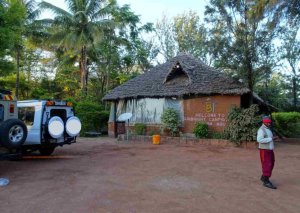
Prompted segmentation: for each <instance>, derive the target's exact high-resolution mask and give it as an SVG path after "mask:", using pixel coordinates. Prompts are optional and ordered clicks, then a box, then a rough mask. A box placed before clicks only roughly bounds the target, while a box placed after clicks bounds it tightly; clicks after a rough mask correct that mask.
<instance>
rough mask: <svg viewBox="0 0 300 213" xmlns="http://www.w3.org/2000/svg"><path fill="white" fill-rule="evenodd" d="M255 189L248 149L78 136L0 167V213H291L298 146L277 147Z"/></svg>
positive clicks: (299, 206) (294, 211)
mask: <svg viewBox="0 0 300 213" xmlns="http://www.w3.org/2000/svg"><path fill="white" fill-rule="evenodd" d="M275 155H276V163H275V168H274V173H273V177H272V178H271V180H273V183H274V184H275V185H277V186H278V189H277V190H271V189H268V188H265V187H263V186H262V183H261V182H260V180H259V177H260V174H261V171H260V162H259V155H258V151H257V149H255V148H235V147H220V146H214V145H200V144H161V145H152V144H150V143H146V142H139V143H137V142H136V143H132V142H131V143H128V142H122V143H116V141H115V140H114V139H109V138H103V137H101V138H79V139H78V142H77V143H76V144H72V145H70V146H64V147H61V148H57V150H56V151H55V152H54V154H53V155H52V156H50V157H47V158H40V157H39V156H37V155H36V156H35V155H34V156H28V157H26V158H25V159H23V160H21V161H0V177H4V178H8V179H9V180H10V184H9V185H8V186H2V187H0V212H1V213H7V212H13V213H16V212H19V213H27V212H28V213H48V212H49V213H52V212H55V213H71V212H72V213H77V212H78V213H85V212H99V213H102V212H103V213H123V212H124V213H144V212H145V213H148V212H149V213H150V212H151V213H152V212H153V213H167V212H171V213H177V212H178V213H182V212H184V213H186V212H195V213H199V212H205V213H209V212H222V213H232V212H233V213H235V212H243V213H248V212H249V213H253V212H259V213H264V212H269V213H271V212H272V213H274V212H275V213H276V212H278V213H289V212H290V213H298V212H299V211H300V161H299V160H300V140H299V141H293V142H288V143H279V144H277V147H276V151H275Z"/></svg>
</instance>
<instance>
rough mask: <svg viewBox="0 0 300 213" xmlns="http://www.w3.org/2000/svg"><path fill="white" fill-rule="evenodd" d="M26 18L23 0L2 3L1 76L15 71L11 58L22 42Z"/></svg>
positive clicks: (0, 19) (0, 35) (0, 36)
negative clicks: (15, 48)
mask: <svg viewBox="0 0 300 213" xmlns="http://www.w3.org/2000/svg"><path fill="white" fill-rule="evenodd" d="M25 17H26V8H25V7H24V5H23V4H22V1H21V0H9V1H3V0H1V1H0V25H1V28H0V76H1V75H2V76H3V75H5V74H7V73H8V72H11V71H12V70H13V66H12V65H13V64H12V63H11V62H10V57H13V56H14V52H13V51H14V47H15V46H17V45H18V44H20V43H21V41H22V32H23V30H24V28H23V27H24V25H23V23H24V20H25ZM5 71H6V72H5Z"/></svg>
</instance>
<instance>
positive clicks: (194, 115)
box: [108, 95, 241, 137]
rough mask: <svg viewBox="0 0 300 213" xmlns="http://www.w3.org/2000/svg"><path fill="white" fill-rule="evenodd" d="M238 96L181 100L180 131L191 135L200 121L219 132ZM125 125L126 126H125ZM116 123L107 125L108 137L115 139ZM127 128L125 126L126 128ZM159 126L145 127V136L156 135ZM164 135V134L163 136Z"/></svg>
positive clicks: (237, 102) (238, 101)
mask: <svg viewBox="0 0 300 213" xmlns="http://www.w3.org/2000/svg"><path fill="white" fill-rule="evenodd" d="M240 103H241V97H240V96H227V95H218V96H207V97H198V98H191V99H185V100H183V112H184V122H183V127H182V128H180V131H181V132H183V133H192V132H193V129H194V127H195V124H196V122H198V121H202V122H205V123H207V124H208V126H209V130H211V131H215V132H221V131H223V130H224V128H225V126H226V124H227V115H228V112H229V111H230V109H231V108H232V107H234V106H237V107H240ZM126 125H127V124H126ZM115 128H116V123H114V122H109V123H108V135H109V136H110V137H116V136H117V135H116V134H115ZM126 128H127V126H126ZM129 129H130V132H132V133H134V126H133V124H129ZM159 132H160V125H158V124H157V125H155V124H151V125H147V127H146V135H152V134H153V133H154V134H158V133H159ZM163 135H164V134H163Z"/></svg>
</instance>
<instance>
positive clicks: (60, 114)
mask: <svg viewBox="0 0 300 213" xmlns="http://www.w3.org/2000/svg"><path fill="white" fill-rule="evenodd" d="M53 116H58V117H60V118H61V119H62V120H63V121H65V120H66V119H67V111H66V110H65V109H51V111H50V117H53Z"/></svg>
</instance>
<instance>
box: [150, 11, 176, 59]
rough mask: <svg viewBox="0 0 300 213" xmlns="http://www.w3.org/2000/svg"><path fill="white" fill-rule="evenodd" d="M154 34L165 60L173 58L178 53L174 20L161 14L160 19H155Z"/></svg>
mask: <svg viewBox="0 0 300 213" xmlns="http://www.w3.org/2000/svg"><path fill="white" fill-rule="evenodd" d="M155 35H156V37H157V41H158V46H159V53H160V54H161V55H162V56H163V57H164V59H165V61H167V60H169V59H171V58H173V57H175V56H176V54H177V53H178V44H177V41H176V38H175V36H176V35H175V32H174V22H173V21H172V20H170V19H168V17H167V15H166V14H163V16H162V19H161V20H159V21H157V23H156V26H155Z"/></svg>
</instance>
